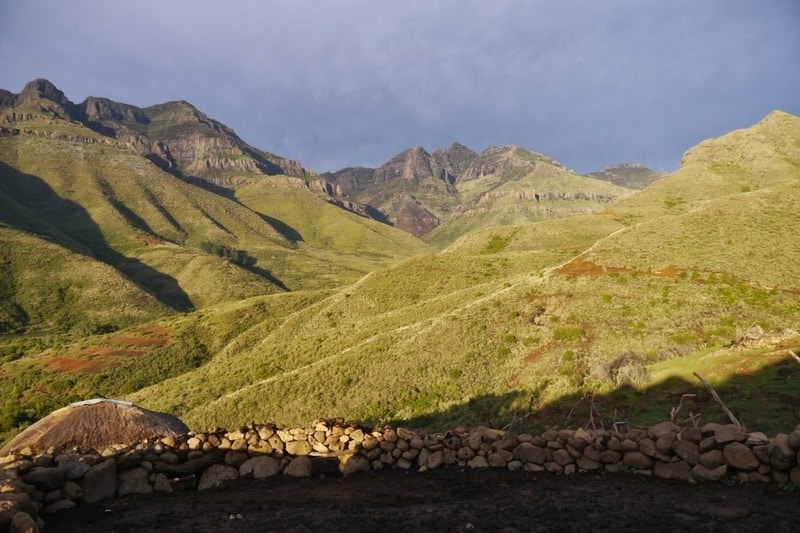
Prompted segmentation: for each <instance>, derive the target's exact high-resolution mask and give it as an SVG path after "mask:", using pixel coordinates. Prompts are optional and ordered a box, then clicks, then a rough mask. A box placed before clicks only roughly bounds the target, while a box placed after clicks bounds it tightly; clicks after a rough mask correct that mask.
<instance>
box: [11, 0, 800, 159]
mask: <svg viewBox="0 0 800 533" xmlns="http://www.w3.org/2000/svg"><path fill="white" fill-rule="evenodd" d="M798 27H800V4H798V3H797V2H796V1H795V0H768V1H765V2H751V1H747V0H707V1H704V2H696V1H693V0H669V1H666V0H664V1H656V0H653V1H641V0H612V1H603V2H597V1H594V0H574V1H550V0H547V1H545V0H542V1H526V0H500V1H495V2H484V1H477V0H442V1H438V2H429V1H425V2H423V1H398V0H387V1H381V2H375V1H374V0H339V1H336V2H330V1H327V0H315V1H311V0H309V1H297V2H295V1H289V0H285V1H280V0H272V1H256V0H251V1H245V0H239V1H228V2H212V1H191V2H190V1H182V0H173V1H170V2H156V1H155V0H144V1H139V2H107V1H104V0H73V1H71V2H45V1H43V0H33V1H25V0H7V1H6V2H4V3H3V5H2V7H0V54H2V58H3V61H2V64H3V68H2V70H0V87H3V88H6V89H9V90H12V91H19V90H20V89H21V88H22V86H23V85H24V83H25V82H27V81H29V80H30V79H33V78H36V77H46V78H49V79H50V80H51V81H53V82H54V83H55V84H56V85H58V86H59V87H60V88H61V89H62V90H64V91H65V93H66V94H67V95H68V96H69V97H70V98H71V99H73V100H78V101H79V100H82V99H83V98H84V97H86V96H88V95H95V96H107V97H109V98H112V99H115V100H119V101H123V102H128V103H132V104H135V105H140V106H146V105H151V104H155V103H160V102H163V101H167V100H174V99H185V100H189V101H191V102H192V103H194V104H195V105H196V106H198V107H199V108H200V109H202V110H203V111H205V112H206V113H207V114H209V115H210V116H212V117H214V118H216V119H218V120H221V121H222V122H225V123H226V124H228V125H230V126H231V127H233V128H234V129H235V130H236V131H237V132H238V133H239V135H240V136H241V137H243V138H244V139H245V140H247V141H248V142H250V143H251V144H254V145H256V146H258V147H260V148H263V149H265V150H268V151H271V152H274V153H277V154H280V155H283V156H286V157H290V158H293V159H297V160H299V161H301V162H302V163H303V164H305V165H306V166H309V167H311V168H313V169H315V170H318V171H325V170H335V169H338V168H341V167H344V166H355V165H366V166H377V165H379V164H381V163H383V162H384V161H386V160H387V159H389V158H390V157H391V156H392V155H394V154H395V153H397V152H399V151H401V150H404V149H406V148H409V147H411V146H414V145H422V146H424V147H426V148H427V149H429V150H434V149H436V148H439V147H446V146H448V145H449V144H450V143H451V142H453V141H459V142H462V143H464V144H466V145H468V146H470V147H472V148H473V149H475V150H482V149H484V148H486V147H487V146H490V145H499V144H508V143H514V144H518V145H520V146H523V147H524V148H527V149H530V150H535V151H538V152H543V153H545V154H547V155H550V156H552V157H555V158H556V159H559V160H561V161H562V162H563V163H565V164H566V165H568V166H570V167H572V168H575V169H576V170H578V171H590V170H594V169H597V168H600V167H603V166H605V165H607V164H611V163H616V162H623V161H641V162H644V163H646V164H648V165H650V166H652V167H654V168H658V169H661V170H671V169H673V168H675V167H676V166H677V164H678V162H679V160H680V157H681V155H682V153H683V151H684V150H686V149H687V148H689V147H690V146H692V145H693V144H696V143H697V142H699V141H700V140H702V139H704V138H707V137H710V136H717V135H721V134H723V133H725V132H727V131H729V130H731V129H735V128H740V127H746V126H749V125H750V124H752V123H754V122H756V121H757V120H759V119H760V118H761V117H762V116H764V115H765V114H766V113H768V112H769V111H771V110H772V109H776V108H778V109H783V110H785V111H788V112H790V113H794V114H800V96H798V95H800V69H798V68H797V67H796V66H795V65H796V62H797V59H796V58H797V57H800V32H798V31H797V28H798Z"/></svg>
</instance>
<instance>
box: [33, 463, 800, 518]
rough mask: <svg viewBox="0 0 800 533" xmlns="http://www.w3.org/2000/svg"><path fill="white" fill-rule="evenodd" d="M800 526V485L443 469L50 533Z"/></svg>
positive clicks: (245, 483) (290, 488)
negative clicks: (691, 482) (699, 482)
mask: <svg viewBox="0 0 800 533" xmlns="http://www.w3.org/2000/svg"><path fill="white" fill-rule="evenodd" d="M333 530H339V531H359V532H364V531H384V532H385V531H464V532H466V531H472V532H478V531H502V532H515V531H576V532H578V531H580V532H582V533H583V532H590V531H636V532H640V531H680V532H686V531H692V532H697V531H714V532H717V531H775V532H777V531H800V487H798V488H796V489H795V490H784V489H782V488H781V487H779V486H777V485H774V484H753V485H739V484H725V483H707V484H698V485H690V484H688V483H686V482H682V481H681V482H672V481H667V480H662V479H657V478H651V477H643V476H637V475H633V474H625V473H623V474H605V475H593V474H578V475H572V476H563V475H554V474H549V473H546V472H542V473H531V472H509V471H507V470H495V469H482V470H460V469H442V470H436V471H431V472H425V473H416V472H406V471H402V470H383V471H377V472H375V471H373V472H369V473H365V474H360V475H354V476H351V477H348V478H341V477H338V476H333V475H329V476H324V477H315V478H313V479H293V478H289V477H286V476H277V477H274V478H269V479H266V480H252V479H240V480H237V481H235V482H233V483H232V484H230V485H227V486H225V487H223V488H220V489H217V490H211V491H206V492H202V493H198V492H193V491H192V492H189V491H178V492H175V493H172V494H148V495H144V496H136V497H128V498H124V499H120V500H116V501H113V502H106V503H105V504H96V505H79V506H78V507H76V508H74V509H71V510H68V511H62V512H60V513H58V514H55V515H51V516H49V517H46V527H45V531H46V532H47V533H50V532H78V531H87V532H88V531H91V532H110V531H114V532H117V533H124V532H134V531H135V532H150V531H152V532H155V531H209V532H211V531H213V532H227V531H231V532H233V531H236V532H241V531H294V532H315V533H316V532H320V531H333Z"/></svg>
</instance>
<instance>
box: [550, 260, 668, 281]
mask: <svg viewBox="0 0 800 533" xmlns="http://www.w3.org/2000/svg"><path fill="white" fill-rule="evenodd" d="M558 273H559V274H565V275H568V276H600V275H603V274H612V273H616V274H634V273H635V274H638V275H642V276H655V277H658V278H674V277H676V276H677V275H678V273H679V270H678V267H676V266H675V265H670V266H668V267H666V268H663V269H661V270H633V269H632V268H626V267H610V266H602V265H598V264H597V263H594V262H592V261H586V260H584V259H573V260H572V261H570V262H569V263H567V264H566V265H564V266H562V267H561V268H559V269H558Z"/></svg>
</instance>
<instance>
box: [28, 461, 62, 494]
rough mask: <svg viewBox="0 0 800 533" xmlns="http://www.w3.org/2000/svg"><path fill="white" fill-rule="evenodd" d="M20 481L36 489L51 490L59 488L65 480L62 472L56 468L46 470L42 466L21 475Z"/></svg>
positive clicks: (46, 468)
mask: <svg viewBox="0 0 800 533" xmlns="http://www.w3.org/2000/svg"><path fill="white" fill-rule="evenodd" d="M22 480H23V481H24V482H25V483H27V484H29V485H33V486H35V487H36V488H37V489H42V490H46V491H47V490H52V489H57V488H60V487H61V485H63V484H64V481H66V478H65V477H64V474H63V472H61V470H59V469H58V468H57V467H56V468H48V467H44V466H35V467H33V468H31V469H30V470H29V471H28V472H26V473H24V474H22Z"/></svg>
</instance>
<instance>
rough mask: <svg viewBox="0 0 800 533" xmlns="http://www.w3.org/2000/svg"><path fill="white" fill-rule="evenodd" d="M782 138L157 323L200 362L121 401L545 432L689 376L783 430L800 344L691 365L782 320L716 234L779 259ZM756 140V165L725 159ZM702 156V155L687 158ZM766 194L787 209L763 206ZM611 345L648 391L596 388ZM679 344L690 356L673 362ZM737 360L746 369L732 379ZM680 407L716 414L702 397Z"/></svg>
mask: <svg viewBox="0 0 800 533" xmlns="http://www.w3.org/2000/svg"><path fill="white" fill-rule="evenodd" d="M775 130H778V131H777V132H776V131H775ZM751 136H752V137H751ZM759 139H761V140H762V141H760V144H759V143H758V142H756V141H758V140H759ZM798 139H800V127H799V126H798V119H796V118H794V117H784V116H780V115H778V116H770V117H768V119H767V120H765V121H764V123H762V124H759V125H757V126H755V127H754V128H752V129H750V130H747V131H744V132H734V133H733V134H731V135H730V136H725V137H723V138H721V139H718V140H714V141H709V142H707V143H704V144H702V145H700V147H697V148H695V149H694V150H693V151H690V153H689V156H687V159H686V164H685V165H684V167H682V168H681V169H680V170H679V171H678V172H676V173H674V174H673V175H671V176H669V177H667V178H665V179H664V180H662V181H660V182H658V183H656V184H654V185H653V186H651V187H649V188H648V189H646V190H645V191H642V192H641V193H639V194H637V195H636V196H633V197H631V198H630V199H628V200H626V201H623V202H620V203H619V204H616V205H614V206H613V207H612V208H611V209H609V210H607V211H605V212H603V213H600V214H597V215H587V216H581V217H574V218H569V219H564V220H548V221H544V222H538V223H535V224H525V225H519V226H504V227H497V228H492V229H489V230H484V231H480V232H475V233H471V234H468V235H465V236H464V237H462V238H461V239H460V240H458V241H457V242H456V243H455V244H453V245H452V246H451V247H450V248H448V249H447V250H445V251H443V252H441V253H439V254H427V255H420V256H416V257H413V258H410V259H408V260H406V261H405V262H403V263H401V264H399V265H397V266H394V267H391V268H387V269H382V270H377V271H375V272H372V273H371V274H368V275H366V276H364V277H363V278H362V279H360V280H359V281H358V282H356V283H354V284H352V285H350V286H347V287H344V288H342V289H337V290H330V291H325V292H308V293H302V292H300V293H296V294H282V295H274V296H267V297H259V298H256V299H251V300H248V301H245V302H242V303H238V304H233V303H228V304H224V305H221V306H218V307H214V308H210V309H208V310H206V311H204V312H202V313H195V314H192V315H189V316H187V317H185V318H181V319H180V320H179V322H178V323H175V324H173V325H172V326H171V327H172V328H174V329H176V330H181V331H186V332H194V335H193V337H196V338H200V339H201V340H202V341H203V344H204V346H205V347H206V348H205V352H206V353H207V358H205V359H203V361H205V362H204V364H202V365H201V366H200V367H199V368H197V369H195V370H190V371H187V372H179V373H176V374H174V375H172V374H169V376H170V377H169V378H168V379H166V380H164V381H163V382H158V381H156V380H153V379H150V380H149V381H148V380H146V379H145V380H143V381H141V383H142V384H150V386H149V387H145V388H143V389H141V390H138V391H136V392H125V391H123V392H125V397H127V398H129V399H132V400H134V401H136V402H137V403H140V404H142V405H144V406H147V407H150V408H155V409H163V410H166V411H169V412H173V413H175V414H178V415H179V416H181V417H182V418H183V419H184V420H185V421H186V422H187V423H188V424H189V425H190V426H192V427H196V428H203V427H205V426H213V425H221V426H228V427H230V426H234V425H238V424H240V423H242V422H247V421H250V420H273V421H276V422H278V423H280V424H304V423H307V422H308V421H309V420H311V419H313V418H315V417H317V416H346V417H350V418H355V419H360V420H364V421H367V422H369V421H376V422H377V421H388V420H396V421H397V420H399V421H404V422H405V423H407V424H410V425H418V426H428V427H437V428H440V429H441V428H442V427H445V426H447V425H451V424H455V423H491V424H494V425H503V424H505V423H507V422H509V421H511V420H512V419H513V418H514V417H515V415H522V414H528V415H529V416H528V417H527V418H526V423H530V424H532V425H533V426H538V427H541V426H543V425H561V424H572V425H574V424H576V423H578V421H579V420H582V421H581V422H580V423H583V422H584V421H585V419H586V414H587V413H586V411H585V406H586V405H587V402H586V400H585V398H586V396H585V395H587V394H596V395H597V396H596V398H595V406H596V408H597V409H598V412H600V413H601V414H602V415H603V418H604V420H605V422H606V424H608V423H609V422H610V421H613V420H616V419H622V418H625V419H628V420H629V421H630V422H632V423H648V422H654V421H659V420H663V419H665V418H666V417H667V416H668V413H669V408H670V407H672V406H674V405H676V404H677V401H678V399H679V398H680V394H682V393H683V392H697V391H698V386H697V383H696V382H692V381H691V379H692V378H691V377H690V375H691V372H692V371H698V372H700V373H701V374H703V375H708V376H709V377H713V378H714V381H713V383H714V385H715V387H718V390H719V391H720V393H721V394H722V395H723V398H725V399H726V400H727V401H728V402H729V403H730V404H731V406H732V407H733V408H734V409H735V410H737V411H740V412H741V411H746V412H747V413H748V414H747V416H746V420H747V421H748V423H751V424H752V425H753V426H754V427H757V428H758V429H765V430H768V431H774V430H785V429H786V428H787V427H791V424H793V423H796V422H797V420H796V419H793V418H792V417H796V413H794V412H793V411H792V410H791V407H790V402H791V399H792V398H793V397H796V396H797V392H798V385H797V379H800V372H798V371H795V370H796V369H794V367H795V366H798V365H796V363H794V362H793V361H792V360H791V359H789V358H788V355H786V352H785V350H784V348H795V349H797V347H798V346H800V339H797V338H796V337H794V338H791V337H790V338H789V340H787V341H786V343H785V345H784V346H783V347H781V349H782V350H784V351H783V352H781V351H780V350H773V351H770V352H768V353H767V352H765V351H764V350H751V351H749V352H737V354H738V355H737V354H733V355H724V356H720V357H716V358H713V359H703V357H704V355H705V354H708V353H712V352H715V350H716V349H718V348H719V347H721V346H724V345H726V344H729V343H730V342H731V341H732V340H733V339H735V338H736V337H737V336H738V335H740V334H741V333H742V332H743V331H744V330H745V329H746V328H748V327H749V326H751V325H753V324H760V325H762V326H763V327H764V328H765V329H769V330H781V329H784V328H796V325H797V316H800V296H799V295H798V293H797V288H798V287H800V280H798V274H797V270H796V269H795V268H793V264H796V262H792V261H788V262H783V261H780V260H770V262H769V264H768V266H767V267H766V268H765V266H764V265H765V263H764V256H765V255H769V254H768V253H767V252H764V253H755V254H753V253H749V252H750V251H752V246H749V247H748V248H746V249H744V250H736V249H735V248H737V247H739V245H741V244H744V243H745V242H747V243H749V242H751V240H750V239H745V238H740V237H738V236H736V235H731V232H730V230H729V228H730V225H731V224H734V225H736V227H737V228H739V227H740V226H741V225H744V226H745V227H748V231H752V232H755V233H753V235H756V236H757V237H758V242H759V244H760V246H761V249H763V250H766V251H769V253H770V254H771V253H772V250H775V249H777V250H779V251H780V253H787V254H789V257H790V258H793V257H794V255H791V254H794V253H796V251H794V250H793V249H791V243H792V242H793V241H792V235H796V234H797V233H796V232H794V231H793V229H794V228H795V226H794V222H793V221H792V220H791V219H792V212H791V210H789V209H788V206H789V205H791V204H793V203H796V200H797V199H796V196H795V195H796V186H797V183H798V180H799V179H800V173H798V163H800V157H798V156H797V153H796V148H797V146H798ZM756 145H757V146H756ZM753 146H756V148H758V157H748V158H744V159H742V158H740V157H739V154H741V153H742V152H744V153H745V154H746V153H749V152H748V151H749V150H751V149H755V148H752V147H753ZM698 149H701V150H708V151H709V155H708V157H707V158H706V159H707V160H704V159H703V158H698V159H694V160H693V158H692V157H690V156H692V154H693V153H694V154H697V153H698V152H696V150H698ZM734 163H735V164H734ZM696 165H699V166H696ZM712 166H713V169H712ZM726 169H729V170H726ZM712 170H713V171H712ZM754 176H755V177H758V178H759V179H758V181H754V178H753V177H754ZM742 179H747V180H748V181H747V184H746V185H747V187H745V186H744V185H743V184H741V183H739V181H740V180H742ZM745 189H746V190H745ZM259 194H262V192H259ZM256 197H258V195H256ZM242 201H245V198H243V199H242ZM246 201H247V202H251V201H255V199H254V198H251V199H247V200H246ZM778 201H785V202H786V204H787V208H786V209H775V210H771V211H770V208H771V207H772V206H773V205H775V204H774V202H778ZM254 205H255V204H254ZM745 215H746V216H745ZM754 217H755V219H754ZM751 220H755V221H757V224H755V223H753V224H751V223H750V222H749V221H751ZM750 225H752V226H754V227H752V228H749V226H750ZM295 226H296V228H301V227H302V221H301V220H298V221H295V222H294V224H293V227H295ZM656 229H657V230H658V231H656ZM298 231H299V233H301V234H302V231H300V230H299V229H298ZM737 231H738V233H741V231H740V230H737ZM307 234H308V235H312V234H311V233H308V232H307ZM701 237H702V238H701ZM309 238H310V237H309ZM731 238H733V239H734V240H733V245H732V244H730V243H727V239H731ZM671 243H674V244H671ZM726 246H727V247H728V248H731V249H730V250H729V251H727V252H726V255H725V256H724V258H723V259H722V260H716V259H715V254H716V253H717V251H719V250H722V249H724V248H725V247H726ZM709 250H713V251H714V252H713V253H709ZM670 267H672V268H670ZM234 317H236V320H233V318H234ZM184 342H188V341H184ZM78 348H79V347H78V346H76V348H75V349H76V350H78ZM625 352H636V353H637V354H639V355H640V356H641V358H642V359H644V360H645V361H646V362H647V363H648V364H650V365H651V375H652V381H651V386H650V387H649V388H647V389H646V390H644V391H640V390H638V389H636V388H632V387H627V386H621V387H615V386H614V385H612V384H611V383H609V382H608V381H607V380H605V379H604V377H603V376H604V372H603V370H604V366H605V365H606V364H607V363H608V361H610V360H612V359H614V358H616V357H617V356H618V355H620V354H621V353H625ZM78 353H79V352H78ZM682 353H683V354H685V353H694V355H692V356H690V357H685V358H678V359H674V358H670V357H671V356H673V355H675V354H682ZM723 353H724V352H723ZM737 357H738V359H737ZM728 358H729V359H728ZM737 360H738V361H748V362H749V363H748V365H745V366H744V367H742V366H741V365H740V366H738V367H737V366H735V365H732V364H731V363H732V362H735V361H737ZM714 361H720V362H721V363H724V364H719V365H718V364H716V363H715V362H714ZM787 361H788V362H789V364H788V365H787ZM792 363H793V365H792ZM9 364H10V363H9ZM13 364H14V365H24V364H28V363H26V362H25V361H19V362H15V363H13ZM6 368H7V366H6V365H4V370H5V369H6ZM743 368H744V369H745V371H748V372H750V371H752V372H755V373H756V374H755V375H753V376H752V377H747V376H739V375H738V374H739V373H742V372H743V370H742V369H743ZM165 375H168V374H165ZM73 376H74V375H73ZM58 379H62V378H60V377H59V378H58ZM758 384H768V385H769V386H768V387H762V388H758V387H757V386H756V385H758ZM56 388H57V387H56ZM756 389H757V390H756ZM94 390H97V391H99V392H100V393H103V391H111V392H112V393H115V392H119V389H115V388H113V386H112V385H111V384H103V383H99V384H98V385H97V387H96V389H94ZM134 390H135V389H134ZM579 401H582V402H583V403H581V404H580V406H581V407H580V408H579V409H576V410H575V411H574V413H573V416H572V418H571V419H570V420H566V415H567V413H568V412H569V411H570V410H571V408H572V407H574V406H575V405H578V402H579ZM753 405H760V406H762V411H758V410H753V409H752V406H753ZM692 409H693V410H694V412H701V413H702V415H703V417H704V419H719V418H720V417H719V414H718V413H719V412H718V410H717V409H716V407H715V406H714V404H713V402H712V401H711V400H710V399H709V398H708V397H707V396H706V397H704V396H703V394H702V393H701V395H700V396H699V397H698V398H697V400H696V401H695V403H694V404H693V406H692Z"/></svg>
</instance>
